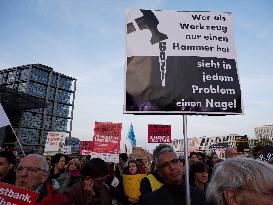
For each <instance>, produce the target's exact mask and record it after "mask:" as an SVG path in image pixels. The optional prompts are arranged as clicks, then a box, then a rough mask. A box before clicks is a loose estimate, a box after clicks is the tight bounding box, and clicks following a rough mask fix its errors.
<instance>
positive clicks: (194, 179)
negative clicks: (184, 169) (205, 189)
mask: <svg viewBox="0 0 273 205" xmlns="http://www.w3.org/2000/svg"><path fill="white" fill-rule="evenodd" d="M208 169H209V168H208V166H207V165H206V164H204V163H203V162H201V161H199V162H198V161H197V162H194V163H193V164H191V167H190V183H191V184H192V185H195V186H198V187H202V186H204V185H206V184H207V182H208V180H209V173H208Z"/></svg>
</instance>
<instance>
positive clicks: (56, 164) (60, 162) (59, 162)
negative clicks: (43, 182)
mask: <svg viewBox="0 0 273 205" xmlns="http://www.w3.org/2000/svg"><path fill="white" fill-rule="evenodd" d="M67 161H68V160H67V156H66V155H65V154H61V153H58V154H55V155H54V156H52V158H51V166H52V168H53V169H55V170H59V171H62V170H64V168H65V165H66V163H67Z"/></svg>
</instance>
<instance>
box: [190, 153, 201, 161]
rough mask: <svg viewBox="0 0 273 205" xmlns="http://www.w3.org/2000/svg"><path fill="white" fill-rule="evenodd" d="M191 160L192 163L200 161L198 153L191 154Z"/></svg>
mask: <svg viewBox="0 0 273 205" xmlns="http://www.w3.org/2000/svg"><path fill="white" fill-rule="evenodd" d="M190 160H191V161H199V158H198V155H197V153H196V152H191V153H190Z"/></svg>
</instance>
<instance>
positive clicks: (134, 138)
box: [128, 123, 136, 147]
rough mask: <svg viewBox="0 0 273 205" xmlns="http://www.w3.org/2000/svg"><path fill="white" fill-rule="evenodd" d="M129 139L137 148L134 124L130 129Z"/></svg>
mask: <svg viewBox="0 0 273 205" xmlns="http://www.w3.org/2000/svg"><path fill="white" fill-rule="evenodd" d="M128 139H129V140H130V142H131V144H132V146H133V147H135V146H136V137H135V133H134V128H133V125H132V123H131V125H130V128H129V133H128Z"/></svg>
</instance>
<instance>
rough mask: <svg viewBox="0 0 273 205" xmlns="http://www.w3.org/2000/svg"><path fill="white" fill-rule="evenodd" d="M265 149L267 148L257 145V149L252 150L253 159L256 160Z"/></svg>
mask: <svg viewBox="0 0 273 205" xmlns="http://www.w3.org/2000/svg"><path fill="white" fill-rule="evenodd" d="M264 149H265V146H264V145H262V144H257V145H255V147H254V148H253V150H252V155H253V157H254V158H255V159H256V158H257V157H258V156H259V155H260V154H261V152H262V151H263V150H264Z"/></svg>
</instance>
